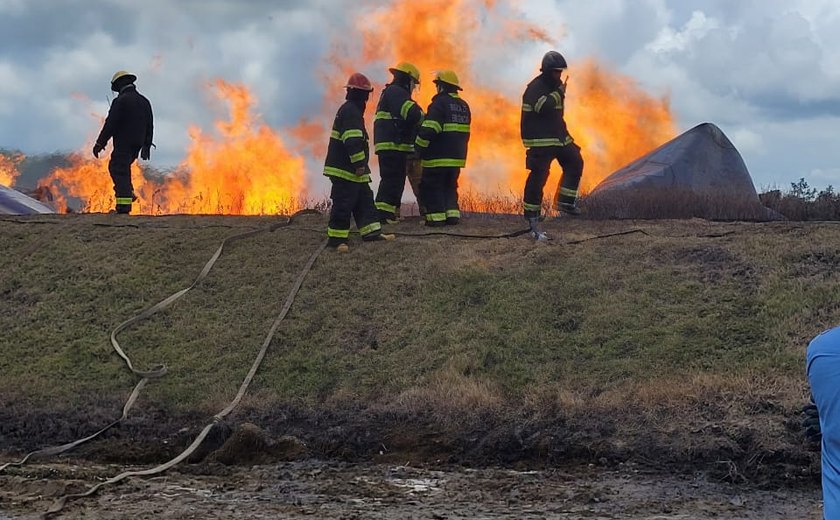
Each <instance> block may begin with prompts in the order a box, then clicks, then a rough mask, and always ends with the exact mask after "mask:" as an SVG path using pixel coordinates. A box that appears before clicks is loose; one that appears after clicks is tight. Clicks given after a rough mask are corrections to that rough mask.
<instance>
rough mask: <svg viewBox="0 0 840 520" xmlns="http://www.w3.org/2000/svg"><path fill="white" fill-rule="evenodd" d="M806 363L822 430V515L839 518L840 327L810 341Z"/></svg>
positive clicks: (831, 519)
mask: <svg viewBox="0 0 840 520" xmlns="http://www.w3.org/2000/svg"><path fill="white" fill-rule="evenodd" d="M806 367H807V373H808V381H809V382H810V384H811V395H812V396H813V400H814V403H815V404H816V407H817V411H818V412H819V426H820V431H821V432H822V443H821V451H822V455H821V457H822V490H823V518H825V519H826V520H835V519H840V327H835V328H833V329H830V330H827V331H825V332H823V333H822V334H820V335H819V336H817V337H816V338H814V339H813V340H812V341H811V343H810V344H809V345H808V352H807V361H806Z"/></svg>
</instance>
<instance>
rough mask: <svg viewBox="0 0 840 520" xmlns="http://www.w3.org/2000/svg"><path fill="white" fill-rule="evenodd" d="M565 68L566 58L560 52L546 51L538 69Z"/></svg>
mask: <svg viewBox="0 0 840 520" xmlns="http://www.w3.org/2000/svg"><path fill="white" fill-rule="evenodd" d="M567 68H568V66H567V65H566V58H564V57H563V55H562V54H560V53H559V52H557V51H548V52H546V53H545V56H543V59H542V64H541V66H540V71H542V72H545V71H547V70H565V69H567Z"/></svg>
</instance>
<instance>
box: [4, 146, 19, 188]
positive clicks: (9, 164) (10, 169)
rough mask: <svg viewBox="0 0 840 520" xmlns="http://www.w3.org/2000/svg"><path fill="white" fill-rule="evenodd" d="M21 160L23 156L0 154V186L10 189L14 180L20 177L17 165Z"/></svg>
mask: <svg viewBox="0 0 840 520" xmlns="http://www.w3.org/2000/svg"><path fill="white" fill-rule="evenodd" d="M22 160H23V155H20V154H16V155H4V154H2V153H0V186H8V187H12V186H14V185H15V179H17V176H18V175H20V170H18V164H20V162H21V161H22Z"/></svg>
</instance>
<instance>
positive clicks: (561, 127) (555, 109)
mask: <svg viewBox="0 0 840 520" xmlns="http://www.w3.org/2000/svg"><path fill="white" fill-rule="evenodd" d="M565 98H566V93H565V88H564V87H563V86H562V85H560V86H556V85H554V84H553V81H552V80H551V79H550V77H549V76H547V75H545V74H542V75H540V76H537V77H536V78H535V79H534V80H533V81H531V82H530V83H529V84H528V87H527V88H526V89H525V94H523V95H522V119H521V123H520V128H521V133H522V144H524V145H525V148H541V147H547V146H565V145H567V144H570V143H572V142H573V141H574V140H573V139H572V137H571V136H570V135H569V131H568V130H567V128H566V121H565V120H564V119H563V103H564V101H565Z"/></svg>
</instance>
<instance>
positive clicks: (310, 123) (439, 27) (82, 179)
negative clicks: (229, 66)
mask: <svg viewBox="0 0 840 520" xmlns="http://www.w3.org/2000/svg"><path fill="white" fill-rule="evenodd" d="M518 4H519V2H518V1H517V0H424V1H422V2H419V1H415V0H390V1H389V2H387V3H385V4H384V5H382V4H380V6H374V7H370V4H367V5H368V7H365V6H364V3H363V4H362V9H361V10H360V11H358V14H357V15H356V19H355V22H356V23H355V29H356V31H357V33H358V37H357V38H352V37H350V35H352V31H346V32H342V34H341V36H340V39H337V40H336V42H334V45H333V49H334V51H333V53H332V55H331V56H330V59H329V60H327V61H325V62H324V63H323V65H322V66H321V67H320V68H319V70H318V72H319V73H320V76H321V77H322V78H325V81H324V84H325V85H326V92H325V102H324V104H323V106H322V107H321V109H320V110H316V111H315V112H314V113H313V114H312V116H311V117H310V118H309V119H307V120H306V121H302V122H301V123H300V124H298V125H297V126H295V127H294V128H287V129H281V130H279V133H278V132H275V131H273V130H272V129H270V128H269V127H268V126H266V125H265V124H264V123H263V122H262V121H261V120H260V118H259V117H258V116H257V115H255V114H254V111H253V110H254V104H255V102H254V99H253V97H252V95H251V94H250V93H249V91H248V89H247V88H246V87H245V86H244V85H233V84H229V83H225V82H224V81H221V80H219V81H217V82H215V83H214V84H213V91H214V92H215V93H216V94H217V95H218V96H219V98H221V99H223V100H225V101H226V102H227V103H228V106H229V108H230V118H229V120H227V121H221V122H218V123H217V124H216V132H215V133H207V132H205V131H203V130H201V129H199V128H197V127H194V126H193V127H191V128H190V130H189V133H190V137H191V145H190V147H189V149H188V150H187V153H186V158H185V159H184V161H183V162H182V163H181V164H180V165H179V166H178V167H177V168H175V170H174V171H173V172H172V173H170V174H169V175H167V176H163V177H159V176H158V177H155V176H152V175H148V174H147V175H146V176H145V177H144V175H143V172H142V171H141V169H140V168H139V167H138V166H135V167H134V170H133V178H134V184H135V192H136V195H137V196H138V198H139V202H138V204H136V205H135V211H137V210H139V212H141V213H147V214H161V213H221V214H266V213H281V212H287V211H291V210H294V209H297V208H298V207H300V206H301V205H302V204H303V202H302V200H303V197H304V191H305V189H306V187H307V184H306V181H307V178H308V179H309V180H313V179H314V178H315V177H316V176H318V175H320V173H321V172H320V170H316V171H308V172H307V171H306V169H305V168H306V165H305V161H304V157H307V158H311V159H313V161H312V163H311V164H317V163H320V162H321V161H322V160H323V155H324V153H325V150H326V144H327V141H328V136H329V128H330V124H331V122H332V117H333V115H334V111H335V108H336V107H337V105H338V104H339V102H340V100H341V97H340V95H341V91H342V87H343V85H344V81H345V79H346V78H347V77H348V76H349V74H350V73H352V72H354V71H357V70H358V71H362V72H365V73H367V74H369V75H371V76H372V77H374V78H377V79H386V78H387V74H386V73H385V70H386V69H387V67H389V66H392V65H393V64H395V63H396V62H398V61H403V60H405V61H411V62H413V63H415V64H416V65H417V66H418V67H419V68H420V69H421V72H422V80H423V81H422V84H421V89H420V91H419V92H418V94H417V100H418V101H419V102H420V103H421V105H422V106H423V107H424V108H425V107H426V106H427V105H428V103H429V101H430V99H431V97H432V96H433V94H434V85H433V84H432V81H431V79H432V73H433V72H434V71H436V70H440V69H452V70H455V71H456V72H457V73H458V75H459V76H460V78H461V81H462V83H463V85H464V89H465V90H464V93H463V96H464V98H465V99H466V100H467V101H468V102H469V103H470V106H471V108H472V111H473V127H472V130H473V132H472V138H471V141H470V157H469V160H468V165H467V168H466V169H465V171H464V175H463V183H462V185H463V187H464V189H465V190H469V191H471V192H473V193H478V194H480V195H483V196H486V197H487V198H488V200H491V199H493V198H494V197H498V196H499V195H501V196H503V197H505V196H507V197H509V196H513V197H514V198H519V197H521V193H522V190H523V187H524V184H525V179H526V177H527V174H528V172H527V170H526V169H525V150H524V148H523V146H522V143H521V141H520V135H519V119H520V107H521V95H522V92H523V90H524V88H525V85H526V83H527V82H528V81H530V80H531V79H532V77H533V76H535V75H536V74H537V73H538V72H537V68H538V67H537V66H536V65H537V64H538V63H539V60H540V58H541V53H542V52H543V51H544V50H547V49H549V48H552V47H555V46H556V42H557V41H559V40H562V37H563V30H562V28H550V29H549V28H546V27H541V26H539V25H537V24H534V23H529V22H526V21H524V20H522V18H521V15H520V13H519V11H518ZM535 42H536V43H540V44H542V45H541V48H542V50H537V51H536V52H534V51H529V55H528V56H527V59H528V60H530V61H532V62H533V63H534V64H535V66H534V68H533V74H529V75H527V76H526V77H521V76H522V74H521V73H515V74H514V73H512V72H510V71H509V70H508V69H509V66H508V64H509V63H510V62H511V61H515V60H516V59H523V58H525V57H523V56H521V55H518V56H515V55H513V54H512V52H516V51H517V49H519V48H521V47H523V45H524V44H528V43H535ZM560 50H561V51H562V47H561V48H560ZM531 54H534V55H531ZM571 65H572V67H571V69H570V71H569V72H570V75H571V80H570V82H569V85H568V91H567V98H566V101H567V103H566V104H567V109H566V119H567V122H568V124H569V129H570V131H571V133H572V135H573V136H574V137H575V140H576V141H577V143H578V144H579V145H580V146H581V147H582V149H583V155H584V159H585V162H586V167H585V170H584V176H583V180H582V183H581V189H582V191H583V192H584V193H585V192H587V191H590V190H591V189H592V188H593V187H595V186H596V185H597V184H598V183H599V182H600V181H601V180H603V179H604V178H605V177H607V176H608V175H609V174H610V173H611V172H613V171H615V170H616V169H618V168H620V167H622V166H624V165H625V164H627V163H629V162H630V161H632V160H634V159H636V158H638V157H639V156H641V155H643V154H645V153H647V152H649V151H650V150H652V149H653V148H655V147H657V146H659V145H660V144H662V143H663V142H665V141H667V140H669V139H671V138H672V137H673V136H674V135H676V126H675V124H674V121H673V117H672V115H671V112H670V108H669V102H668V99H667V98H656V97H652V96H650V95H649V94H647V93H645V92H644V91H643V90H642V89H641V88H640V87H639V86H638V85H637V84H636V83H635V82H634V81H633V80H632V79H630V78H628V77H626V76H623V75H621V74H617V73H615V72H610V71H608V70H606V69H605V68H604V67H602V66H599V65H598V64H597V63H596V62H595V61H594V60H587V61H583V62H579V63H572V64H571ZM377 86H378V87H379V88H380V89H381V86H382V85H377ZM375 101H376V95H374V97H373V99H372V100H371V103H370V104H369V107H368V108H369V109H371V110H372V109H373V106H374V105H375ZM368 123H370V118H368ZM280 134H282V135H285V136H287V138H288V140H287V141H284V140H283V139H282V138H281V137H280ZM372 166H374V168H375V166H376V164H375V161H374V164H372ZM553 168H554V170H555V175H556V170H558V167H557V165H556V164H555V165H554V166H553ZM47 182H49V183H52V184H55V185H57V186H58V187H60V188H63V190H64V191H65V192H66V193H67V194H69V195H71V196H73V197H77V198H80V199H82V200H83V201H84V204H85V205H84V208H83V209H84V210H87V211H107V210H108V209H109V208H111V207H113V202H114V195H113V188H112V184H111V180H110V178H109V176H108V172H107V161H105V160H93V159H90V160H88V159H83V158H82V156H81V155H80V156H78V157H75V158H73V163H72V165H71V166H70V167H69V168H63V169H59V170H56V171H55V172H54V173H53V174H52V175H51V176H50V177H49V179H48V180H47ZM554 184H556V181H552V182H551V185H552V186H553V185H554ZM549 189H553V187H549ZM53 191H54V192H55V191H59V192H60V190H53ZM547 195H548V193H547ZM479 200H480V197H479ZM61 204H62V201H61V200H59V205H61ZM478 207H479V208H480V207H481V206H480V204H479V205H478Z"/></svg>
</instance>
